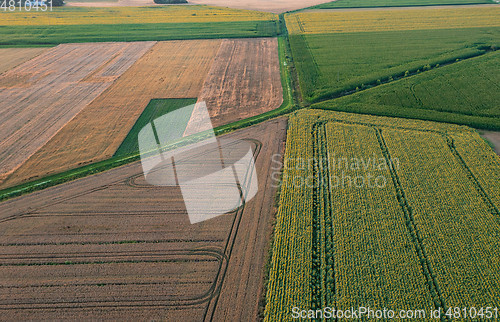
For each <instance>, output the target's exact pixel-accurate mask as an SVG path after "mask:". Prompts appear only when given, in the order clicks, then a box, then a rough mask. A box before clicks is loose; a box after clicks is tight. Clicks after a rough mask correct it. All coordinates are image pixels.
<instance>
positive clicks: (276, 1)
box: [66, 0, 331, 13]
mask: <svg viewBox="0 0 500 322" xmlns="http://www.w3.org/2000/svg"><path fill="white" fill-rule="evenodd" d="M327 2H331V1H325V0H302V1H300V0H249V1H246V0H188V3H187V4H184V5H197V4H202V5H209V6H218V7H227V8H233V9H247V10H257V11H266V12H273V13H282V12H286V11H291V10H297V9H302V8H307V7H311V6H315V5H318V4H321V3H327ZM152 5H157V4H155V3H154V1H153V0H118V1H114V2H105V1H101V2H99V1H96V2H87V1H85V2H78V1H71V2H68V3H67V4H66V6H71V7H141V6H152Z"/></svg>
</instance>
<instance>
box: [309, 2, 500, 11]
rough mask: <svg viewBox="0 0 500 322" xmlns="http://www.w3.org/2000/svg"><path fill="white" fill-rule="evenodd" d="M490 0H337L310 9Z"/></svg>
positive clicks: (404, 5) (403, 5) (401, 5)
mask: <svg viewBox="0 0 500 322" xmlns="http://www.w3.org/2000/svg"><path fill="white" fill-rule="evenodd" d="M491 3H494V2H493V1H491V0H338V1H334V2H330V3H324V4H320V5H317V6H313V7H311V8H310V9H343V8H376V7H414V6H419V7H420V6H445V5H474V4H491Z"/></svg>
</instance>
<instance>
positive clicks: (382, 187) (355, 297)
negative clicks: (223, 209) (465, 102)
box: [266, 110, 500, 321]
mask: <svg viewBox="0 0 500 322" xmlns="http://www.w3.org/2000/svg"><path fill="white" fill-rule="evenodd" d="M307 160H311V161H312V162H307ZM284 164H285V166H284V173H283V185H282V190H281V195H280V198H281V199H280V207H279V210H278V214H277V223H276V228H275V238H274V248H273V253H272V263H271V272H270V279H269V288H268V293H267V306H266V320H267V321H278V320H282V319H286V318H287V317H289V316H290V315H291V308H293V307H301V308H305V309H315V308H321V307H326V306H330V307H336V308H338V309H343V310H345V309H350V308H351V307H354V308H356V307H359V306H366V307H376V308H384V307H387V308H389V307H392V308H393V309H394V310H399V309H402V308H407V307H419V308H425V309H426V310H427V312H429V310H431V309H437V308H441V309H442V310H443V311H444V312H446V309H447V308H450V307H452V308H454V307H465V306H467V305H471V303H473V305H474V306H477V307H483V306H484V307H487V306H490V307H498V305H499V304H500V302H499V299H500V293H499V290H500V288H499V286H500V285H499V281H498V275H499V274H500V263H499V258H498V256H496V254H498V251H499V249H500V242H499V240H498V235H499V233H500V221H499V215H500V213H499V208H500V186H499V185H498V182H499V180H500V161H499V158H498V156H497V155H496V154H495V153H494V152H493V151H492V150H491V148H490V147H489V146H488V145H487V144H486V143H485V142H484V141H483V140H482V139H481V138H480V137H479V135H478V133H477V132H475V131H474V130H472V129H470V128H467V127H462V126H454V125H448V124H439V123H432V122H425V121H418V120H401V119H396V118H385V117H375V116H368V115H355V114H347V113H339V112H325V111H314V110H309V111H300V112H297V113H296V114H294V115H292V116H291V117H290V126H289V129H288V137H287V149H286V152H285V162H284ZM379 177H381V178H382V179H376V178H379ZM370 178H371V179H370ZM297 179H299V180H297ZM304 179H307V180H308V181H305V184H304Z"/></svg>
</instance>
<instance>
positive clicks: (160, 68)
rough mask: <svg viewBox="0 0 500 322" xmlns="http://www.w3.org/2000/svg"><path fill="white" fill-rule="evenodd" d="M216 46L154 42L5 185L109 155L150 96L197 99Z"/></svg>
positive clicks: (210, 43) (216, 43)
mask: <svg viewBox="0 0 500 322" xmlns="http://www.w3.org/2000/svg"><path fill="white" fill-rule="evenodd" d="M220 42H221V40H202V41H199V40H190V41H168V42H158V43H157V44H156V45H155V46H154V47H152V48H151V49H150V50H149V51H148V52H147V53H146V54H145V55H144V56H142V57H141V58H140V59H139V60H138V61H137V62H136V63H135V64H134V65H133V66H132V67H130V69H128V70H127V71H126V72H125V73H124V74H123V76H122V77H120V78H119V79H117V80H116V81H115V82H114V83H113V84H112V85H111V86H110V87H109V88H108V90H106V91H105V92H104V93H103V94H102V95H100V96H99V97H97V98H96V99H95V100H94V101H93V102H92V103H91V104H90V105H88V106H87V107H86V108H85V109H83V111H81V112H80V113H79V114H78V115H77V116H76V117H75V118H73V119H72V120H71V122H69V123H68V124H66V126H64V127H63V128H62V129H61V130H60V131H59V132H58V133H57V135H55V136H54V137H52V139H51V140H50V141H48V142H47V144H45V145H44V146H43V147H42V148H41V149H40V150H38V151H37V152H36V153H35V154H34V155H33V156H32V157H31V158H29V159H28V160H27V161H26V162H25V163H24V164H23V165H22V166H21V167H20V168H19V169H17V170H16V171H15V172H14V173H13V174H12V175H11V176H10V177H9V178H7V180H6V181H5V182H4V183H3V186H4V187H5V186H13V185H15V184H18V183H20V182H22V181H24V180H26V179H27V178H38V177H43V176H45V175H49V174H54V173H58V172H61V171H65V170H68V169H71V168H74V167H77V166H80V165H84V164H87V163H91V162H95V161H100V160H103V159H106V158H109V157H111V156H112V155H113V153H115V151H116V149H117V148H118V147H119V145H120V144H121V143H122V141H123V139H124V138H125V136H126V135H127V134H128V132H129V131H130V129H131V128H132V126H133V125H134V123H135V121H136V120H137V118H138V117H139V116H140V115H141V113H142V112H143V110H144V108H145V107H146V106H147V105H148V103H149V101H150V100H151V99H152V98H191V97H197V95H198V93H199V91H200V89H201V87H202V85H203V80H204V79H205V76H206V74H207V73H208V70H209V68H210V66H211V64H212V61H213V59H214V57H215V55H216V53H217V50H218V48H219V46H220ZM90 78H92V77H90ZM89 81H91V80H90V79H86V82H89Z"/></svg>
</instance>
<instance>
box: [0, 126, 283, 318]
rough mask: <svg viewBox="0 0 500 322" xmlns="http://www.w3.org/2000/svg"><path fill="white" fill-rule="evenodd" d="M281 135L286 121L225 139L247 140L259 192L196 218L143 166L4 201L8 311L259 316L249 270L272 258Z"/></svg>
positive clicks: (4, 310) (0, 291)
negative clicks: (274, 162)
mask: <svg viewBox="0 0 500 322" xmlns="http://www.w3.org/2000/svg"><path fill="white" fill-rule="evenodd" d="M285 135H286V119H283V118H282V119H279V120H273V121H268V122H266V123H263V124H260V125H257V126H254V127H252V128H248V129H244V130H241V131H239V132H235V133H233V134H229V135H228V136H227V139H241V140H248V141H249V142H252V145H253V151H254V155H255V160H256V167H257V176H258V182H259V193H258V195H257V196H256V197H255V198H254V199H253V200H252V201H251V202H249V203H248V204H246V205H245V206H244V207H242V208H240V209H238V210H237V211H236V212H234V213H230V214H227V215H224V216H220V217H218V218H216V219H214V220H211V221H206V222H203V223H201V224H198V225H190V224H189V220H188V215H187V213H186V209H185V207H184V202H186V200H184V202H183V197H182V195H181V193H180V190H179V189H178V188H177V187H152V186H150V185H148V184H147V182H146V181H145V180H144V176H143V174H142V168H141V166H140V163H139V162H136V163H132V164H130V165H127V166H124V167H121V168H117V169H114V170H111V171H108V172H105V173H102V174H98V175H95V176H91V177H88V178H84V179H81V180H77V181H74V182H71V183H67V184H65V185H61V186H57V187H53V188H51V189H48V190H45V191H41V192H39V193H35V194H32V195H27V196H24V197H20V198H17V199H13V200H11V201H7V202H4V203H2V204H0V213H1V217H0V227H1V228H0V229H1V230H2V232H3V234H2V237H1V238H0V243H1V245H2V248H1V249H2V251H1V252H2V255H1V257H2V260H1V263H0V271H1V272H2V273H1V276H2V278H1V280H2V287H1V288H0V298H1V299H2V301H1V304H0V312H1V315H2V317H3V318H7V319H9V320H12V319H16V320H17V319H23V320H24V319H30V318H33V317H37V318H41V319H60V318H65V319H68V318H70V319H81V318H86V317H88V314H92V316H93V317H95V318H105V319H116V318H120V317H123V314H124V312H126V314H127V317H129V318H139V319H144V318H145V317H146V318H148V319H159V318H162V319H167V320H177V319H190V320H203V319H215V320H219V319H230V320H239V319H241V318H243V317H245V318H250V317H254V318H256V317H257V315H258V300H259V296H260V294H261V289H262V274H263V272H262V271H260V272H259V271H255V270H253V269H252V267H254V265H255V266H256V267H262V266H263V262H264V260H265V258H266V256H265V251H266V247H267V238H268V236H269V234H270V231H271V221H270V218H271V215H272V213H273V207H274V194H275V192H276V187H273V186H272V180H271V176H270V171H271V169H270V167H269V165H270V164H269V162H268V161H269V159H270V158H271V156H272V155H274V154H281V153H282V152H283V151H282V150H283V147H284V145H283V141H284V138H285ZM225 138H226V137H223V138H222V140H224V139H225ZM221 142H224V141H221ZM200 152H201V151H198V153H200ZM193 157H195V156H193V155H191V156H187V157H186V159H185V160H183V161H180V160H179V162H186V164H189V162H190V159H191V158H193ZM196 157H197V158H198V157H199V156H196ZM202 158H203V157H202ZM204 162H205V167H209V166H210V164H212V163H217V162H220V161H218V160H215V159H210V158H204ZM193 170H195V169H193ZM192 175H193V176H196V175H197V173H196V171H193V172H192ZM200 197H201V196H200ZM205 197H207V198H211V196H209V195H206V196H205ZM28 253H29V256H26V255H25V254H28ZM19 281H22V282H19ZM240 283H243V284H240ZM234 294H238V296H240V297H241V298H238V299H237V301H234V298H233V296H234Z"/></svg>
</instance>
